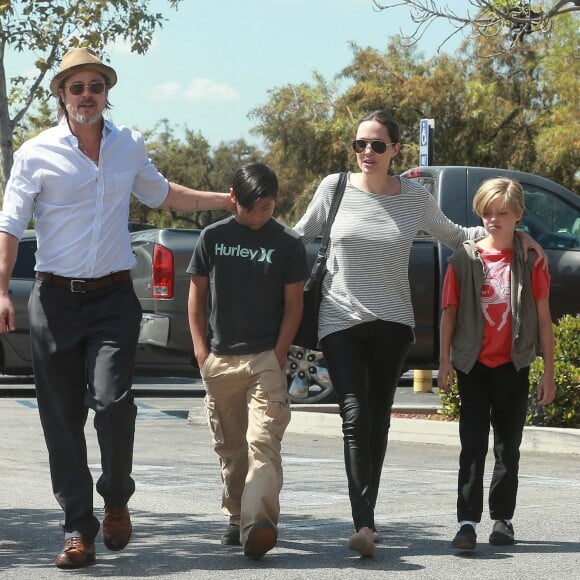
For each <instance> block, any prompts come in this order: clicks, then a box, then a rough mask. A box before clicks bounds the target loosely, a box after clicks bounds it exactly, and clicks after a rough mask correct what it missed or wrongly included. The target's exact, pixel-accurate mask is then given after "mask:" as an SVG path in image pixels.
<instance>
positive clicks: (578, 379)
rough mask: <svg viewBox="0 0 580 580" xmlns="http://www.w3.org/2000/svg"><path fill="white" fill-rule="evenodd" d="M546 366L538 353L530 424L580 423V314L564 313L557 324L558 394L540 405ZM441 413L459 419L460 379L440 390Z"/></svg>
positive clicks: (532, 369)
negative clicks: (458, 382)
mask: <svg viewBox="0 0 580 580" xmlns="http://www.w3.org/2000/svg"><path fill="white" fill-rule="evenodd" d="M543 370H544V361H543V359H542V358H540V357H538V358H536V360H535V361H534V362H533V363H532V364H531V365H530V395H529V398H528V413H527V416H526V424H527V425H541V426H543V427H577V428H578V427H580V315H578V314H577V315H576V316H572V315H569V314H567V315H566V316H563V317H562V318H561V319H560V320H559V321H558V323H557V324H554V383H555V385H556V396H555V398H554V402H553V403H551V404H550V405H545V406H542V405H538V402H537V388H538V382H539V380H540V377H541V376H542V372H543ZM439 397H440V399H441V413H443V414H444V415H446V416H448V417H450V418H452V419H459V409H460V406H461V401H460V399H459V391H458V389H457V379H456V380H455V381H454V382H453V385H451V390H450V391H449V392H448V393H444V392H443V391H439Z"/></svg>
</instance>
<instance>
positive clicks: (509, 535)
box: [489, 520, 515, 546]
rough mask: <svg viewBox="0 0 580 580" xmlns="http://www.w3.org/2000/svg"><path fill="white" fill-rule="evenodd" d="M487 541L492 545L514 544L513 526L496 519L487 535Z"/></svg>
mask: <svg viewBox="0 0 580 580" xmlns="http://www.w3.org/2000/svg"><path fill="white" fill-rule="evenodd" d="M489 543H490V544H493V545H494V546H511V545H512V544H515V540H514V527H513V526H512V525H511V524H508V523H507V522H506V521H505V520H497V521H495V522H494V523H493V528H492V530H491V534H490V536H489Z"/></svg>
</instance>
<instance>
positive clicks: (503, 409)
mask: <svg viewBox="0 0 580 580" xmlns="http://www.w3.org/2000/svg"><path fill="white" fill-rule="evenodd" d="M529 370H530V369H529V367H525V368H523V369H520V370H519V371H516V369H515V368H514V366H513V364H511V363H509V364H505V365H501V366H499V367H496V368H490V367H486V366H484V365H482V364H480V363H476V364H475V366H474V368H473V369H472V371H471V372H470V373H468V374H465V373H462V372H461V371H457V384H458V387H459V396H460V398H461V412H460V420H459V437H460V440H461V454H460V456H459V478H458V497H457V521H462V520H471V521H474V522H479V521H481V514H482V512H483V474H484V469H485V456H486V455H487V448H488V440H489V426H490V423H491V425H492V426H493V440H494V443H493V453H494V456H495V466H494V469H493V475H492V479H491V485H490V488H489V514H490V516H491V519H492V520H504V519H505V520H509V519H511V518H512V517H513V515H514V511H515V508H516V496H517V492H518V470H519V461H520V443H521V441H522V434H523V430H524V423H525V419H526V411H527V405H528V392H529V380H528V374H529Z"/></svg>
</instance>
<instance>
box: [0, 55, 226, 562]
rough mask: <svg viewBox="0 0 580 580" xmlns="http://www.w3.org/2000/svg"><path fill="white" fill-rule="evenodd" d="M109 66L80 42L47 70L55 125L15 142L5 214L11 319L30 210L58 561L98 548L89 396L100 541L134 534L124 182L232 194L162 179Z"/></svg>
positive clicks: (3, 292)
mask: <svg viewBox="0 0 580 580" xmlns="http://www.w3.org/2000/svg"><path fill="white" fill-rule="evenodd" d="M116 82H117V74H116V73H115V71H114V70H113V69H112V68H111V67H110V66H107V65H105V64H103V62H102V61H101V59H100V58H99V57H98V56H97V54H96V53H94V52H93V51H92V50H90V49H88V48H73V49H72V50H70V51H69V52H67V53H66V54H65V55H64V58H63V60H62V63H61V66H60V70H59V72H58V73H57V74H56V75H55V77H54V78H53V80H52V82H51V83H50V90H51V92H52V93H53V95H55V96H56V97H57V98H58V107H59V109H58V117H59V121H60V122H59V124H58V125H57V126H56V127H53V128H51V129H48V130H46V131H44V132H42V133H40V134H39V135H38V136H36V137H34V138H33V139H30V140H29V141H27V142H26V143H24V144H23V145H22V147H21V148H20V149H19V150H18V151H17V152H16V154H15V156H14V166H13V168H12V172H11V175H10V179H9V181H8V184H7V186H6V191H5V193H4V205H3V209H2V212H1V213H0V332H10V331H13V330H14V329H15V319H14V308H13V305H12V302H11V300H10V297H9V296H8V282H9V280H10V276H11V273H12V269H13V267H14V262H15V260H16V255H17V251H18V240H19V238H20V237H21V235H22V233H23V231H24V229H25V228H26V227H27V224H28V223H29V221H30V220H31V218H34V220H35V228H36V235H37V240H38V251H37V254H36V270H37V272H36V280H35V283H34V286H33V289H32V293H31V296H30V301H29V315H30V325H31V338H32V358H33V368H34V378H35V383H36V393H37V400H38V408H39V412H40V419H41V423H42V427H43V430H44V436H45V440H46V444H47V447H48V452H49V461H50V472H51V479H52V487H53V491H54V494H55V497H56V499H57V500H58V502H59V504H60V506H61V507H62V509H63V511H64V521H63V523H62V527H63V530H64V537H65V543H64V548H63V550H62V552H60V553H59V554H58V555H57V557H56V560H55V564H56V566H57V567H59V568H81V567H84V566H86V565H88V564H91V563H92V562H94V561H95V538H96V536H97V532H98V530H99V527H100V525H99V520H98V519H97V518H96V517H95V515H94V514H93V480H92V477H91V473H90V470H89V467H88V465H87V447H86V441H85V436H84V426H85V422H86V420H87V415H88V410H89V409H92V410H93V411H94V413H95V415H94V426H95V429H96V432H97V438H98V442H99V447H100V452H101V464H102V474H101V476H100V477H99V479H98V481H97V485H96V489H97V491H98V493H99V494H100V495H101V496H102V497H103V499H104V506H105V507H104V518H103V526H102V532H103V541H104V543H105V546H107V548H109V549H110V550H121V549H123V548H124V547H125V546H126V545H127V543H128V542H129V539H130V537H131V531H132V526H131V519H130V516H129V510H128V507H127V503H128V501H129V498H130V497H131V495H132V494H133V492H134V490H135V483H134V481H133V479H132V477H131V471H132V460H133V438H134V431H135V417H136V412H137V409H136V407H135V404H134V403H133V396H132V394H131V383H132V377H133V364H134V358H135V351H136V346H137V340H138V336H139V326H140V320H141V308H140V305H139V301H138V300H137V298H136V296H135V294H134V292H133V285H132V283H131V278H130V270H131V268H132V267H133V265H134V257H133V253H132V250H131V244H130V238H129V232H128V227H127V223H128V218H129V201H130V197H131V194H133V195H135V196H136V197H137V198H138V199H139V200H140V201H141V202H142V203H144V204H146V205H148V206H149V207H159V208H163V209H174V210H181V211H195V210H201V209H205V210H209V209H233V208H232V207H231V205H230V204H231V202H230V201H229V196H228V195H227V194H220V193H211V192H201V191H197V190H193V189H189V188H186V187H183V186H181V185H177V184H175V183H170V182H168V181H167V180H166V179H165V178H164V177H163V176H162V175H161V174H160V173H159V172H158V171H157V169H156V168H155V166H154V165H153V164H152V163H151V161H150V159H149V158H148V157H147V153H146V151H145V145H144V141H143V139H142V137H141V135H139V133H136V132H135V131H132V130H130V129H128V128H126V127H117V126H115V125H114V124H113V123H112V122H110V121H109V120H105V119H104V118H103V112H104V111H105V109H108V108H109V107H110V103H109V101H108V95H109V90H110V89H111V88H112V87H114V86H115V84H116Z"/></svg>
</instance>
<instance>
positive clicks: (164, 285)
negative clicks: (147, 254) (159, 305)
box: [151, 244, 175, 298]
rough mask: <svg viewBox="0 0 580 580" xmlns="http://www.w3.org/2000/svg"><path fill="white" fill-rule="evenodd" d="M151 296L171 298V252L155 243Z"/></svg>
mask: <svg viewBox="0 0 580 580" xmlns="http://www.w3.org/2000/svg"><path fill="white" fill-rule="evenodd" d="M151 279H152V283H153V284H152V285H153V298H173V285H174V280H175V276H174V267H173V252H172V251H171V250H168V249H167V248H165V247H164V246H160V245H158V244H155V246H154V248H153V273H152V275H151Z"/></svg>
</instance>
